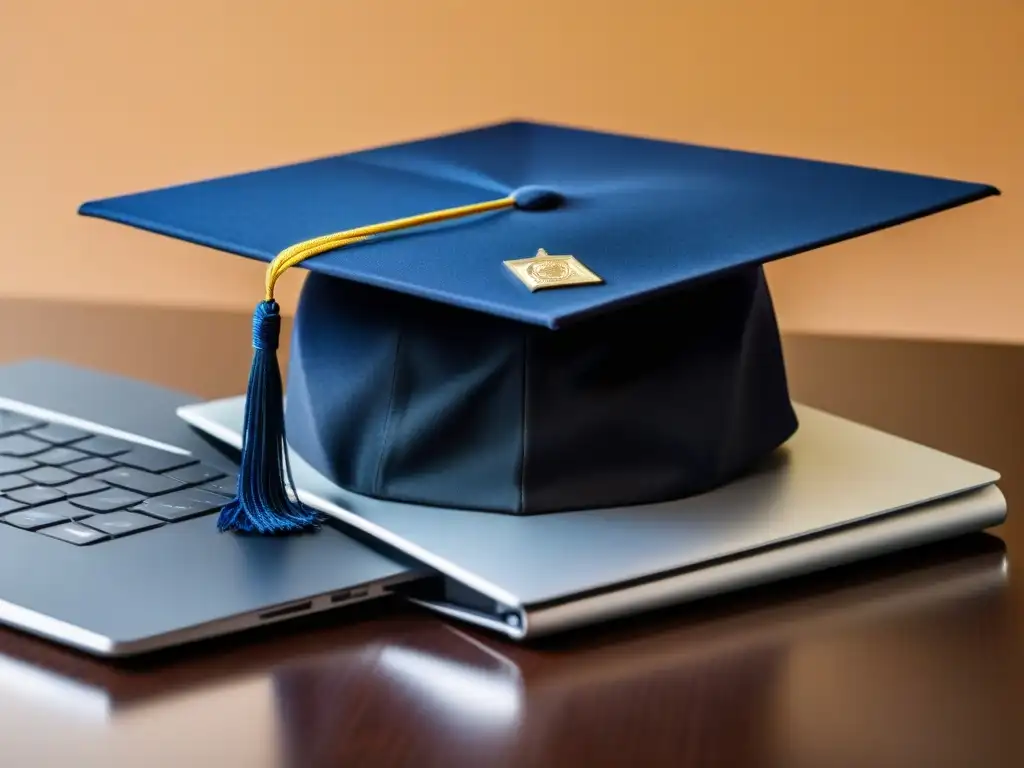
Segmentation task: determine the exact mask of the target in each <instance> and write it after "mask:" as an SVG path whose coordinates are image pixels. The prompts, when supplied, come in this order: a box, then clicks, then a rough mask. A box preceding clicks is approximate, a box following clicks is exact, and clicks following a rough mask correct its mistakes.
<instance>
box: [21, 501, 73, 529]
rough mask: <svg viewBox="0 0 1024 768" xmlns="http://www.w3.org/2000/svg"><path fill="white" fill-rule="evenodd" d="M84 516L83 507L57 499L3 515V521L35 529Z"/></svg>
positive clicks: (68, 521)
mask: <svg viewBox="0 0 1024 768" xmlns="http://www.w3.org/2000/svg"><path fill="white" fill-rule="evenodd" d="M84 517H89V513H88V512H86V511H85V510H84V509H79V508H78V507H73V506H71V505H70V504H68V503H67V502H66V501H58V502H57V503H56V504H46V505H44V506H42V507H36V508H35V509H26V510H24V511H21V512H15V513H14V514H13V515H7V516H6V517H4V522H5V523H8V524H10V525H14V526H17V527H18V528H24V529H25V530H26V531H35V530H38V529H39V528H45V527H46V526H48V525H56V524H57V523H70V522H71V521H73V520H80V519H82V518H84Z"/></svg>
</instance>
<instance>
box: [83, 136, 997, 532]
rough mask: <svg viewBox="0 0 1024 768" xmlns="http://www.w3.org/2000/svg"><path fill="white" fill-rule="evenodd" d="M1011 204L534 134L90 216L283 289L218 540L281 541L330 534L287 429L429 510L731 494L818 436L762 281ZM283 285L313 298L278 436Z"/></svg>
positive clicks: (118, 201)
mask: <svg viewBox="0 0 1024 768" xmlns="http://www.w3.org/2000/svg"><path fill="white" fill-rule="evenodd" d="M997 193H998V192H997V190H996V189H994V188H993V187H991V186H988V185H984V184H975V183H967V182H961V181H954V180H948V179H941V178H934V177H928V176H922V175H915V174H908V173H899V172H892V171H883V170H876V169H868V168H860V167H854V166H849V165H841V164H835V163H826V162H817V161H810V160H802V159H796V158H788V157H778V156H770V155H764V154H756V153H750V152H739V151H732V150H725V149H718V148H710V147H701V146H693V145H687V144H679V143H672V142H667V141H656V140H650V139H644V138H635V137H628V136H621V135H613V134H607V133H598V132H594V131H586V130H578V129H572V128H566V127H561V126H552V125H541V124H535V123H525V122H512V123H504V124H498V125H493V126H488V127H483V128H478V129H474V130H469V131H465V132H460V133H454V134H449V135H444V136H439V137H435V138H429V139H425V140H420V141H414V142H407V143H402V144H396V145H392V146H386V147H381V148H377V149H371V150H366V151H360V152H353V153H351V154H346V155H340V156H336V157H330V158H324V159H319V160H313V161H310V162H303V163H298V164H294V165H288V166H284V167H278V168H272V169H268V170H262V171H257V172H252V173H246V174H239V175H233V176H228V177H223V178H217V179H212V180H207V181H201V182H196V183H191V184H184V185H180V186H175V187H170V188H165V189H159V190H154V191H149V192H143V193H139V194H132V195H126V196H122V197H115V198H110V199H106V200H99V201H94V202H90V203H86V204H85V205H83V206H82V208H81V211H80V212H81V213H82V214H84V215H88V216H96V217H100V218H105V219H110V220H113V221H117V222H121V223H124V224H128V225H131V226H135V227H139V228H142V229H147V230H151V231H153V232H157V233H161V234H165V235H169V236H172V237H176V238H180V239H183V240H187V241H190V242H194V243H197V244H200V245H205V246H209V247H212V248H216V249H220V250H223V251H227V252H230V253H234V254H238V255H242V256H247V257H251V258H255V259H260V260H263V261H267V262H272V267H271V270H269V271H268V291H267V296H266V297H265V299H266V300H265V301H264V302H261V304H260V305H259V306H258V308H257V314H256V318H255V320H254V346H255V347H256V352H255V355H254V364H253V373H252V374H251V376H250V382H249V390H248V407H247V422H246V438H245V446H246V448H245V450H243V457H242V474H241V476H240V482H239V499H238V500H237V504H236V506H235V507H233V508H232V510H233V512H232V514H234V515H235V516H234V517H232V519H230V520H228V519H227V518H226V517H225V516H222V519H221V524H222V527H228V528H236V529H241V530H257V531H262V532H274V531H278V530H287V529H288V528H289V527H290V526H291V527H294V526H292V523H294V524H295V526H298V527H301V526H302V525H303V524H305V522H308V518H307V517H303V514H302V512H301V511H299V510H298V508H297V507H296V506H295V502H293V501H289V499H288V498H286V497H285V496H283V490H282V489H283V486H284V480H285V478H286V476H287V472H288V470H287V466H286V463H285V464H284V465H282V464H281V463H280V461H279V457H278V456H277V454H280V452H281V451H280V446H281V444H282V443H281V441H282V440H283V435H284V427H285V423H286V424H287V430H288V442H289V444H290V445H291V446H292V448H294V449H295V450H296V451H298V453H299V454H300V455H302V456H303V458H305V459H306V460H307V461H308V462H309V463H310V464H312V465H313V466H314V467H316V468H317V469H318V470H320V471H321V472H322V473H324V474H325V475H326V476H327V477H329V478H331V479H333V480H334V481H335V482H337V483H338V484H339V485H341V486H342V487H345V488H348V489H350V490H352V491H355V492H357V493H363V494H366V495H371V496H376V497H380V498H389V499H396V500H401V501H408V502H413V503H421V504H426V505H443V506H456V507H461V508H469V509H479V510H486V511H497V512H507V513H514V514H531V513H540V512H555V511H563V510H570V509H574V508H587V507H602V506H612V505H616V506H619V505H623V504H631V503H645V502H652V501H661V500H666V499H671V498H679V497H683V496H687V495H691V494H694V493H699V492H702V491H705V490H709V489H710V488H713V487H715V486H717V485H720V484H722V483H725V482H728V481H730V480H732V479H734V478H736V477H737V476H739V475H740V474H742V473H744V472H746V471H749V470H750V469H751V468H752V467H754V466H755V465H756V463H757V462H758V461H759V460H760V459H763V458H764V457H765V456H766V455H767V454H769V453H771V452H772V451H773V450H774V449H775V448H777V447H778V446H779V445H780V444H782V443H783V442H785V440H786V439H788V437H789V436H790V435H791V434H792V433H793V431H794V430H795V429H796V426H797V425H796V420H795V416H794V414H793V411H792V407H791V405H790V401H789V396H788V390H787V386H786V379H785V370H784V365H783V360H782V352H781V347H780V343H779V337H778V328H777V325H776V320H775V314H774V311H773V309H772V305H771V299H770V296H769V293H768V288H767V285H766V283H765V278H764V273H763V270H762V265H763V264H764V263H766V262H769V261H772V260H774V259H778V258H783V257H786V256H790V255H793V254H797V253H800V252H803V251H807V250H810V249H814V248H817V247H821V246H824V245H828V244H830V243H834V242H837V241H840V240H844V239H848V238H851V237H855V236H858V235H862V234H867V233H869V232H872V231H875V230H878V229H882V228H885V227H889V226H893V225H896V224H900V223H903V222H906V221H909V220H911V219H915V218H919V217H922V216H925V215H928V214H932V213H936V212H939V211H942V210H945V209H948V208H952V207H954V206H957V205H961V204H964V203H967V202H971V201H974V200H978V199H981V198H983V197H986V196H989V195H993V194H997ZM378 224H380V225H382V226H380V227H374V226H373V225H378ZM332 233H341V234H336V235H335V236H334V237H326V236H329V235H332ZM570 257H571V258H570ZM275 259H276V261H275ZM289 259H290V260H289ZM306 259H308V260H306ZM282 263H284V266H285V267H287V266H290V265H292V266H297V265H298V264H300V263H301V265H302V266H303V267H305V268H307V269H309V270H310V271H311V273H312V274H311V275H310V277H309V279H308V280H307V281H306V284H305V285H304V287H303V291H302V295H301V297H300V302H299V306H298V308H297V311H296V318H295V327H294V331H293V333H294V338H293V344H292V360H291V364H290V366H289V381H288V403H287V412H286V413H280V414H279V413H278V411H279V409H280V408H281V406H280V405H279V404H278V401H279V400H280V399H281V393H280V390H281V385H280V374H279V372H278V369H277V368H276V361H275V360H274V359H273V357H274V354H273V351H274V349H275V348H276V336H275V334H276V332H277V323H278V322H279V320H278V316H277V312H278V308H277V305H276V303H274V302H273V301H272V297H273V291H272V287H273V282H274V280H276V278H277V277H278V276H279V274H280V271H281V270H279V269H278V268H279V267H280V266H281V265H282ZM275 377H276V379H275ZM424 513H425V514H428V513H429V511H425V512H424ZM289 521H291V522H289Z"/></svg>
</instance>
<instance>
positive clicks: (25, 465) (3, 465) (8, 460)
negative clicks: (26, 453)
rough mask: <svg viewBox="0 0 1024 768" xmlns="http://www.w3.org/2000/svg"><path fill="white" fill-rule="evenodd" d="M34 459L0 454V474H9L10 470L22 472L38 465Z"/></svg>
mask: <svg viewBox="0 0 1024 768" xmlns="http://www.w3.org/2000/svg"><path fill="white" fill-rule="evenodd" d="M38 466H39V465H38V464H36V463H35V462H34V461H31V460H29V459H16V458H14V457H13V456H0V475H9V474H11V473H12V472H24V471H25V470H26V469H32V467H38Z"/></svg>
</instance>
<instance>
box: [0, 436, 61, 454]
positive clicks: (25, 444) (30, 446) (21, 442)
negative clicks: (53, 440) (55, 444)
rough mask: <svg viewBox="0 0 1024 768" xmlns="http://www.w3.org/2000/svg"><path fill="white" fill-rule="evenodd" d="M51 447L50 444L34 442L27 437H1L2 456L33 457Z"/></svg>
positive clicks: (0, 449) (40, 441) (0, 452)
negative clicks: (34, 454)
mask: <svg viewBox="0 0 1024 768" xmlns="http://www.w3.org/2000/svg"><path fill="white" fill-rule="evenodd" d="M49 447H50V444H49V443H44V442H43V441H42V440H34V439H32V438H31V437H26V436H25V435H8V436H7V437H0V455H2V456H31V455H32V454H33V453H40V452H41V451H45V450H46V449H47V448H49Z"/></svg>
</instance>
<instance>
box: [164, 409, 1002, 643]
mask: <svg viewBox="0 0 1024 768" xmlns="http://www.w3.org/2000/svg"><path fill="white" fill-rule="evenodd" d="M243 407H244V397H231V398H224V399H219V400H215V401H210V402H206V403H200V404H188V405H185V406H183V407H181V408H179V409H178V414H179V415H180V416H181V418H182V419H183V420H184V421H186V422H187V423H189V424H191V425H192V426H194V427H195V428H196V429H198V430H200V431H202V432H204V433H205V434H207V435H209V436H210V437H211V438H213V439H216V440H220V441H222V442H224V443H225V444H227V445H230V446H234V447H235V448H238V447H240V445H241V425H242V413H243ZM796 410H797V415H798V417H799V419H800V429H799V430H798V432H797V434H796V435H795V436H794V437H793V438H792V439H791V440H790V441H789V442H788V443H786V444H785V445H784V446H783V447H782V448H781V449H779V450H778V451H776V452H775V453H774V454H773V455H772V456H771V457H770V459H769V460H768V461H767V462H765V463H764V464H763V465H762V466H760V467H759V468H757V469H756V470H755V471H752V472H751V473H749V474H748V475H747V476H745V477H744V478H743V479H741V480H739V481H737V482H734V483H731V484H729V485H727V486H725V487H721V488H719V489H717V490H714V491H712V492H710V493H705V494H702V495H699V496H694V497H690V498H687V499H682V500H679V501H674V502H668V503H660V504H651V505H644V506H631V507H625V508H617V509H600V510H586V511H576V512H565V513H558V514H546V515H538V516H527V517H523V516H511V515H501V514H493V513H481V512H473V511H465V510H459V509H445V508H439V507H422V506H416V505H412V504H401V503H395V502H390V501H381V500H376V499H371V498H367V497H363V496H358V495H355V494H352V493H349V492H347V491H345V490H343V489H341V488H339V487H337V486H335V485H334V484H332V483H331V482H330V481H329V480H327V479H326V478H324V477H323V476H322V475H320V474H319V473H317V472H316V471H315V470H314V469H312V468H311V467H310V466H309V465H308V464H307V463H306V462H304V461H303V460H302V458H301V457H299V456H298V455H297V454H295V453H294V452H293V454H292V462H293V464H292V468H293V472H294V480H295V484H296V490H297V493H298V495H299V497H300V498H301V499H302V500H303V501H304V502H305V503H306V504H309V505H310V506H312V507H314V508H316V509H318V510H320V511H322V512H323V513H325V514H326V515H328V516H330V517H333V518H335V519H337V520H339V521H341V522H343V523H344V524H346V525H348V526H351V527H352V528H354V529H357V530H359V531H361V532H363V533H364V534H367V535H369V536H372V537H375V538H376V539H378V540H380V541H381V542H382V543H384V544H386V545H388V546H390V547H393V548H395V549H396V550H398V551H400V552H404V553H406V554H407V555H409V556H410V557H412V558H415V559H416V560H418V561H420V562H422V563H424V564H425V565H427V566H429V567H430V568H432V569H433V570H435V571H436V572H437V574H438V576H436V577H435V578H427V579H424V580H420V581H418V582H416V583H415V584H410V585H408V586H407V587H405V588H404V589H403V590H401V591H402V592H403V593H404V594H405V595H406V597H407V598H408V599H410V600H412V601H414V602H415V603H417V604H419V605H422V606H424V607H427V608H429V609H431V610H434V611H437V612H439V613H441V614H443V615H446V616H449V617H452V618H456V619H459V620H462V621H466V622H468V623H471V624H475V625H478V626H482V627H486V628H488V629H490V630H493V631H496V632H499V633H502V634H504V635H506V636H508V637H510V638H513V639H516V640H522V639H526V638H535V637H540V636H543V635H547V634H551V633H554V632H561V631H565V630H568V629H572V628H575V627H580V626H584V625H590V624H594V623H597V622H601V621H605V620H609V619H613V618H617V617H622V616H626V615H631V614H636V613H639V612H642V611H647V610H651V609H654V608H658V607H661V606H665V605H669V604H675V603H682V602H685V601H690V600H695V599H698V598H702V597H706V596H709V595H717V594H721V593H725V592H728V591H732V590H737V589H741V588H744V587H751V586H754V585H760V584H765V583H768V582H772V581H778V580H780V579H785V578H788V577H792V576H797V575H800V574H805V573H809V572H813V571H816V570H821V569H825V568H829V567H832V566H835V565H839V564H843V563H848V562H851V561H855V560H860V559H864V558H869V557H873V556H877V555H880V554H883V553H886V552H891V551H894V550H899V549H904V548H908V547H912V546H916V545H920V544H925V543H927V542H932V541H937V540H941V539H945V538H949V537H952V536H957V535H960V534H965V533H969V532H976V531H981V530H984V529H986V528H989V527H991V526H995V525H998V524H1000V523H1002V522H1003V520H1004V519H1005V515H1006V501H1005V498H1004V497H1003V494H1002V493H1001V492H1000V490H999V488H998V487H997V486H996V485H995V483H996V481H997V480H998V479H999V475H998V474H997V473H996V472H995V471H993V470H991V469H988V468H986V467H982V466H979V465H977V464H974V463H971V462H968V461H964V460H962V459H960V458H957V457H954V456H950V455H948V454H945V453H942V452H940V451H936V450H933V449H931V448H928V447H926V446H922V445H919V444H916V443H913V442H910V441H908V440H905V439H902V438H899V437H896V436H893V435H889V434H886V433H884V432H881V431H878V430H875V429H871V428H869V427H866V426H863V425H860V424H856V423H853V422H851V421H848V420H846V419H842V418H839V417H837V416H834V415H831V414H828V413H825V412H822V411H820V410H816V409H814V408H810V407H807V406H804V405H800V404H797V405H796Z"/></svg>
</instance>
